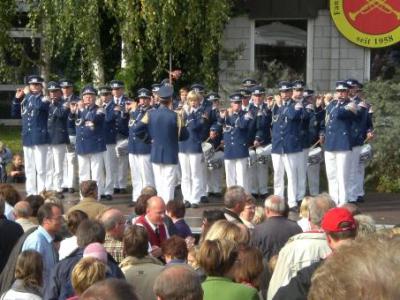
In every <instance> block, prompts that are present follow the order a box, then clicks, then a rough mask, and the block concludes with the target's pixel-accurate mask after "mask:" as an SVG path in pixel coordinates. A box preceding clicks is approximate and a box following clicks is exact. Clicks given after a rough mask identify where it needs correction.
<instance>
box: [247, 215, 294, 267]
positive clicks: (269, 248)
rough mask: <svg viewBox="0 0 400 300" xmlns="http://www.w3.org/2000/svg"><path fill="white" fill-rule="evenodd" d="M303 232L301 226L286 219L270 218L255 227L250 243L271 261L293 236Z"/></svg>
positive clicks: (280, 217) (281, 217) (279, 217)
mask: <svg viewBox="0 0 400 300" xmlns="http://www.w3.org/2000/svg"><path fill="white" fill-rule="evenodd" d="M301 232H302V230H301V228H300V226H299V225H297V223H296V222H294V221H291V220H288V219H287V218H286V217H283V216H277V217H270V218H268V219H267V220H266V221H264V222H263V223H261V224H258V225H256V226H255V227H254V230H253V235H252V238H251V241H250V243H251V245H252V246H254V247H257V248H258V249H260V250H261V252H262V254H263V256H264V258H265V259H266V260H267V261H269V260H270V258H271V257H272V256H274V255H277V254H278V253H279V251H280V250H281V248H282V247H283V246H284V245H285V244H286V242H287V241H288V239H289V238H290V237H291V236H293V235H295V234H298V233H301Z"/></svg>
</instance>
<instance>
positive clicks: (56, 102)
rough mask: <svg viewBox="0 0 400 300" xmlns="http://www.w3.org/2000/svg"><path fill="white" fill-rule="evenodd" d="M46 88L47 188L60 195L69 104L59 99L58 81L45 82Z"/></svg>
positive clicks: (67, 141)
mask: <svg viewBox="0 0 400 300" xmlns="http://www.w3.org/2000/svg"><path fill="white" fill-rule="evenodd" d="M47 90H48V91H49V96H50V100H51V104H50V108H49V118H48V123H47V124H48V126H47V127H48V131H49V152H50V153H51V155H48V156H49V157H52V159H51V161H50V165H47V172H48V173H49V174H50V177H51V178H52V180H51V182H52V186H51V187H50V188H49V190H55V191H56V192H57V193H58V194H59V196H61V197H62V192H63V189H62V179H63V162H64V159H65V152H66V148H67V144H69V136H68V128H67V127H68V126H67V125H68V124H67V122H68V116H69V104H68V102H64V101H63V100H62V99H61V95H62V93H61V87H60V85H59V84H58V83H56V82H54V81H50V82H49V83H48V84H47ZM50 153H49V154H50ZM48 162H49V161H48Z"/></svg>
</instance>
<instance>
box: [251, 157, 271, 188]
mask: <svg viewBox="0 0 400 300" xmlns="http://www.w3.org/2000/svg"><path fill="white" fill-rule="evenodd" d="M249 169H250V175H249V177H250V178H251V180H250V181H251V182H250V185H251V193H252V194H258V195H264V194H266V193H268V162H267V163H266V164H265V165H263V164H259V163H255V164H254V165H253V166H251V167H250V168H249Z"/></svg>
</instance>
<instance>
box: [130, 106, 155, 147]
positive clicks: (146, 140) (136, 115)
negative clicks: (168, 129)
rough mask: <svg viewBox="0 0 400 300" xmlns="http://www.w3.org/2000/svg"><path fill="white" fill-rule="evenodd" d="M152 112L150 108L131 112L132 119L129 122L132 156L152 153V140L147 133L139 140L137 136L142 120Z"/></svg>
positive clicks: (140, 108) (141, 108)
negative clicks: (137, 129) (136, 130)
mask: <svg viewBox="0 0 400 300" xmlns="http://www.w3.org/2000/svg"><path fill="white" fill-rule="evenodd" d="M149 110H151V108H150V107H147V108H143V107H139V108H137V109H136V110H135V111H133V112H131V114H130V115H131V118H130V120H129V141H128V151H129V153H132V154H150V153H151V139H150V137H149V135H148V133H147V132H144V135H143V136H142V137H141V138H139V137H137V136H136V134H135V129H136V127H137V126H138V124H140V120H141V119H142V118H143V117H144V115H145V114H146V112H148V111H149Z"/></svg>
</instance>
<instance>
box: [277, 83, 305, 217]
mask: <svg viewBox="0 0 400 300" xmlns="http://www.w3.org/2000/svg"><path fill="white" fill-rule="evenodd" d="M279 91H280V97H277V100H278V103H277V107H278V108H277V109H276V111H275V112H274V114H273V116H272V155H271V157H272V165H273V167H274V194H275V195H279V196H281V197H284V191H285V184H284V183H285V180H284V172H285V171H286V174H287V178H288V185H287V193H288V197H287V199H288V204H289V209H290V210H291V211H297V202H296V195H297V187H298V185H297V173H296V172H297V171H298V169H299V164H300V163H302V160H301V158H302V155H303V153H302V151H303V148H302V144H301V134H300V130H301V118H302V114H303V105H302V104H301V103H296V102H295V101H294V100H293V99H292V85H291V83H290V82H287V81H282V82H280V83H279Z"/></svg>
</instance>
